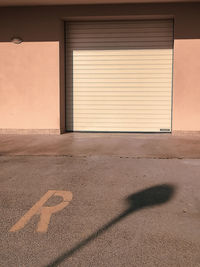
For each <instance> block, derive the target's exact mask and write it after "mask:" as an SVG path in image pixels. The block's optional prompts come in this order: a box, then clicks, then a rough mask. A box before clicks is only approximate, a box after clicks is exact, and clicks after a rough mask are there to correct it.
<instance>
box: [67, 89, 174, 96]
mask: <svg viewBox="0 0 200 267" xmlns="http://www.w3.org/2000/svg"><path fill="white" fill-rule="evenodd" d="M82 92H83V93H84V94H85V93H91V91H76V92H73V93H72V94H73V95H75V94H76V93H77V94H79V93H82ZM92 92H93V91H92ZM151 92H152V93H165V92H167V93H169V94H171V92H170V91H169V90H166V91H105V92H102V91H95V92H94V93H95V96H102V93H105V96H113V94H117V93H123V94H126V93H132V94H135V93H143V94H141V95H144V94H145V96H146V94H148V93H151ZM69 93H70V92H69ZM96 93H101V94H96ZM108 93H112V94H108ZM132 94H130V95H125V96H131V95H132ZM137 95H138V94H137ZM87 96H94V94H87ZM153 96H154V94H153ZM119 97H121V96H119Z"/></svg>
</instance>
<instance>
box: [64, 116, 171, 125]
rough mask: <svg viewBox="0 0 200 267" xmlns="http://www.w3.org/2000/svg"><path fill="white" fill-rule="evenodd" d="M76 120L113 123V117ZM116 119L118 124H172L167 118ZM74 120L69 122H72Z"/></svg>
mask: <svg viewBox="0 0 200 267" xmlns="http://www.w3.org/2000/svg"><path fill="white" fill-rule="evenodd" d="M76 119H80V120H82V121H83V122H86V121H88V122H100V121H102V122H107V123H108V122H113V117H112V118H111V117H110V118H108V117H104V118H98V117H96V118H91V117H77V116H76ZM114 119H115V121H116V123H118V122H121V120H123V121H124V122H130V120H131V122H135V121H136V122H138V120H139V121H141V122H144V121H145V122H149V121H150V120H152V121H155V122H156V121H158V122H161V123H163V122H170V118H165V117H163V118H154V117H147V118H142V117H138V118H136V117H128V118H127V117H125V116H124V117H115V118H114ZM72 121H73V120H71V121H70V120H68V122H72Z"/></svg>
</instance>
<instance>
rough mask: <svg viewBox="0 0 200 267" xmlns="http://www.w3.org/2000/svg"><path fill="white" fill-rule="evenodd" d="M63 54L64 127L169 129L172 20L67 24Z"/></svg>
mask: <svg viewBox="0 0 200 267" xmlns="http://www.w3.org/2000/svg"><path fill="white" fill-rule="evenodd" d="M66 56H67V58H66V63H67V65H66V66H67V68H66V69H67V78H66V81H67V83H66V85H67V93H66V97H67V101H66V105H67V107H66V112H67V114H66V119H67V130H68V131H118V132H161V131H162V132H170V131H171V98H172V57H173V22H172V21H171V20H148V21H147V20H138V21H114V22H113V21H107V22H73V23H67V25H66Z"/></svg>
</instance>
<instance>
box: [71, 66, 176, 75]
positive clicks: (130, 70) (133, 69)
mask: <svg viewBox="0 0 200 267" xmlns="http://www.w3.org/2000/svg"><path fill="white" fill-rule="evenodd" d="M107 69H108V70H109V71H112V72H106V73H107V74H113V71H114V74H117V73H118V72H115V71H119V70H120V71H124V72H125V71H129V72H128V73H133V74H134V73H137V72H135V71H141V70H142V71H144V70H146V71H153V70H157V71H160V70H169V72H164V74H165V73H166V74H169V73H172V69H171V68H168V67H166V68H159V67H157V68H151V69H149V68H146V69H144V68H129V69H126V68H123V69H121V68H119V69H117V68H116V69H113V68H112V69H110V68H107ZM74 70H76V71H81V72H80V74H81V73H82V71H88V70H89V71H102V69H101V68H100V69H97V68H89V69H85V68H81V69H80V68H74ZM103 70H104V69H103ZM70 73H74V72H73V69H72V70H71V72H70ZM83 73H84V72H83ZM86 73H88V72H86ZM95 73H97V74H98V73H99V72H95ZM100 73H105V72H100ZM119 73H120V74H121V72H119ZM125 73H126V72H125ZM139 73H140V72H139ZM154 73H155V72H154ZM156 73H160V72H156Z"/></svg>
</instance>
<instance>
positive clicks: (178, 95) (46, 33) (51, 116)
mask: <svg viewBox="0 0 200 267" xmlns="http://www.w3.org/2000/svg"><path fill="white" fill-rule="evenodd" d="M199 14H200V3H177V4H169V3H168V4H126V5H125V4H124V5H84V6H79V5H76V6H72V5H71V6H52V7H7V8H0V129H1V130H2V131H4V130H5V132H6V130H8V131H9V130H11V131H12V130H16V129H18V130H22V129H24V130H38V131H40V130H41V131H42V130H49V131H51V130H52V132H55V131H57V132H59V131H61V132H62V131H63V130H64V129H65V68H64V65H65V57H64V21H67V20H95V19H96V20H106V19H108V20H109V19H113V20H118V19H140V18H147V19H151V18H152V19H154V18H155V19H157V18H158V19H161V18H173V19H174V74H173V113H172V117H173V118H172V130H173V131H174V132H176V131H200V116H199V114H200V105H199V101H200V75H199V73H200V61H199V58H200V32H199V26H200V17H199ZM14 36H19V37H21V38H22V39H23V43H22V44H20V45H15V44H13V43H11V42H10V40H11V38H12V37H14Z"/></svg>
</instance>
